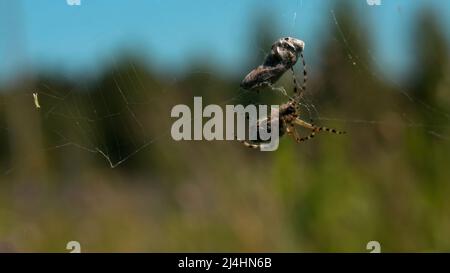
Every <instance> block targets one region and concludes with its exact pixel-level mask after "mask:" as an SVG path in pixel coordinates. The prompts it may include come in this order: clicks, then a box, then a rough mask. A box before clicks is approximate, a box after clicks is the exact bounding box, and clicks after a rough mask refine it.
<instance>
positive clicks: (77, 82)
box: [0, 0, 450, 252]
mask: <svg viewBox="0 0 450 273" xmlns="http://www.w3.org/2000/svg"><path fill="white" fill-rule="evenodd" d="M0 33H1V35H0V37H1V38H0V56H1V58H0V59H1V63H0V250H1V251H18V252H24V251H26V252H28V251H30V252H37V251H45V252H67V250H66V249H65V247H66V243H67V242H68V241H72V240H76V241H79V242H80V243H81V248H82V249H81V250H82V251H86V252H97V251H107V252H110V251H111V252H123V251H124V252H153V251H169V252H172V251H208V252H210V251H219V252H223V251H239V252H240V251H273V252H367V250H366V244H367V242H369V241H371V240H376V241H379V242H380V244H381V250H382V251H393V252H396V251H408V252H413V251H418V252H428V251H437V252H442V251H450V198H448V197H449V196H450V179H449V178H450V169H449V163H450V160H449V158H448V156H449V152H450V130H449V119H450V109H449V106H450V93H449V92H450V76H449V75H450V62H449V53H450V51H449V49H450V44H449V38H450V3H449V2H448V1H445V0H442V1H438V0H436V1H431V0H429V1H420V0H403V1H401V0H398V1H395V0H382V1H381V5H380V6H371V5H368V4H367V1H365V0H358V1H356V0H347V1H343V0H340V1H325V0H320V1H313V0H309V1H308V0H298V1H297V0H295V1H275V0H271V1H259V0H252V1H249V0H245V1H224V0H218V1H208V0H191V1H181V0H180V1H174V0H169V1H156V0H147V1H144V0H139V1H124V0H108V1H107V0H95V1H94V0H81V5H79V6H70V5H68V4H67V3H66V1H65V0H58V1H56V0H46V1H32V0H21V1H19V0H2V1H0ZM284 36H293V37H297V38H300V39H302V40H304V41H305V43H306V49H305V58H306V62H307V65H308V72H309V82H308V92H307V99H306V101H305V104H306V105H307V106H308V107H304V113H303V114H304V116H303V118H304V119H306V120H309V119H312V120H313V121H314V123H316V124H320V125H325V126H328V127H334V128H338V129H341V130H346V131H347V132H348V134H347V135H345V136H336V135H326V134H321V135H320V136H318V137H317V138H315V139H314V140H312V141H309V142H305V143H302V144H296V143H295V142H294V141H293V140H292V139H289V138H283V139H282V141H281V143H280V147H279V149H278V150H277V151H276V152H259V151H255V150H250V149H248V148H245V147H243V146H242V145H241V144H239V143H236V142H233V141H212V142H208V141H181V142H176V141H174V140H172V138H171V136H170V127H171V124H172V122H173V121H174V119H173V118H170V110H171V108H172V107H173V106H174V105H177V104H181V103H182V104H187V105H191V106H192V104H193V96H202V97H203V103H204V104H219V105H221V106H225V104H240V103H241V104H248V103H255V104H258V103H264V104H268V103H282V102H283V101H285V100H286V98H285V97H283V96H280V94H278V93H276V92H270V91H268V92H260V93H259V94H256V93H252V92H244V91H243V90H241V89H239V83H240V81H241V79H242V78H243V76H244V75H245V74H246V73H247V72H248V71H250V69H252V68H253V67H254V66H256V65H258V64H259V63H261V62H262V60H263V59H264V56H265V54H266V53H267V52H268V51H269V50H270V45H271V44H272V43H273V42H274V41H275V40H276V39H278V38H280V37H284ZM296 71H297V73H298V76H299V77H300V78H301V67H300V66H297V67H296ZM278 85H279V86H284V87H285V88H286V89H287V90H288V91H289V92H291V90H292V82H291V78H290V76H285V77H283V78H282V79H281V80H280V82H279V83H278ZM33 93H37V94H38V96H39V103H40V106H41V108H40V109H37V108H36V107H35V105H34V102H33V96H32V94H33ZM305 133H306V132H305Z"/></svg>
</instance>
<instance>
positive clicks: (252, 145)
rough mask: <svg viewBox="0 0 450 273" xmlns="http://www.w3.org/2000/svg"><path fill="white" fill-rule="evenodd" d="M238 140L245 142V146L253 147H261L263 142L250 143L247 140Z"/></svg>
mask: <svg viewBox="0 0 450 273" xmlns="http://www.w3.org/2000/svg"><path fill="white" fill-rule="evenodd" d="M237 141H239V142H240V143H242V144H244V146H246V147H249V148H252V149H259V148H260V147H261V144H254V143H250V142H248V141H246V140H240V139H238V140H237Z"/></svg>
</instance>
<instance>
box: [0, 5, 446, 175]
mask: <svg viewBox="0 0 450 273" xmlns="http://www.w3.org/2000/svg"><path fill="white" fill-rule="evenodd" d="M302 8H303V1H302V0H298V1H297V2H296V6H295V9H294V10H293V11H292V13H291V15H290V16H292V23H291V25H290V26H289V28H290V32H291V33H293V34H292V35H291V36H294V37H295V34H294V30H296V29H298V28H299V26H298V22H297V19H298V16H299V14H300V13H301V10H302ZM329 11H330V14H329V16H328V18H329V19H330V20H332V22H333V24H334V26H335V28H336V29H337V33H338V37H335V38H336V39H337V40H338V41H339V42H340V44H341V46H342V47H343V48H344V49H345V50H346V52H347V56H346V57H347V61H348V62H349V64H351V65H352V66H354V67H356V68H357V69H358V70H360V71H365V72H368V73H370V75H372V77H374V78H376V79H378V80H380V81H389V82H390V83H391V84H393V85H394V86H396V87H397V88H396V90H399V92H400V93H401V95H402V96H403V97H404V98H405V100H407V101H409V102H410V103H411V104H413V105H415V106H418V107H420V108H423V109H424V110H425V111H427V112H429V113H430V114H431V115H434V116H440V117H444V118H445V119H446V120H447V121H448V119H449V117H450V115H449V114H448V113H445V112H442V111H441V110H439V109H437V108H434V107H433V106H431V105H429V104H427V103H425V102H423V101H421V100H420V99H418V98H416V97H414V96H413V95H412V94H411V92H410V91H409V90H406V89H405V88H404V87H402V86H401V85H400V84H398V83H397V82H395V81H394V80H392V79H386V77H384V76H382V75H380V73H378V72H376V71H375V70H374V68H372V67H371V66H370V65H369V64H368V62H367V61H366V60H363V59H361V58H360V57H359V56H358V55H357V54H355V53H354V51H353V48H352V45H351V44H350V42H349V40H348V38H347V34H346V33H345V32H344V31H343V30H342V28H341V23H340V21H339V20H338V18H337V16H336V14H335V12H334V10H333V9H331V10H329ZM299 38H301V37H299ZM307 45H308V44H307ZM259 50H260V51H262V52H264V53H265V54H267V52H268V49H267V48H259ZM368 53H369V56H370V57H371V59H372V60H371V61H372V62H373V63H375V64H376V65H377V66H380V65H379V61H378V60H377V58H376V57H375V56H374V55H373V54H372V53H371V52H370V51H368ZM305 57H306V65H307V71H308V73H309V74H310V70H309V69H308V68H309V62H308V57H309V56H308V50H307V49H306V51H305ZM111 63H112V64H113V75H112V78H113V82H114V85H113V86H111V88H110V89H108V92H110V93H109V94H105V93H104V91H103V90H102V91H99V92H97V93H98V94H97V95H100V96H101V99H100V100H94V99H93V98H92V96H93V94H92V91H93V90H86V92H84V93H80V92H76V91H75V90H66V91H65V93H64V94H61V93H60V92H59V91H57V90H56V88H54V87H52V86H49V85H45V84H43V85H42V86H40V87H39V88H38V90H34V91H30V93H28V94H26V96H29V100H30V107H32V105H33V104H32V95H31V94H32V93H33V92H36V93H37V94H38V96H39V98H40V100H41V102H43V103H42V108H41V109H40V110H39V111H40V112H41V115H42V118H43V120H44V123H45V122H46V121H47V120H50V119H53V120H60V121H62V123H63V125H61V123H59V125H61V126H65V127H66V128H67V127H68V128H69V129H70V130H72V131H74V132H75V133H73V134H72V135H71V136H67V135H66V134H65V133H64V132H65V131H64V130H63V129H61V128H59V127H58V126H56V127H52V128H46V129H45V130H47V131H49V132H51V134H53V136H54V139H55V140H54V141H55V144H54V145H50V146H48V147H46V148H45V149H46V151H59V150H63V149H67V148H68V147H74V148H77V149H80V150H82V151H85V152H88V153H91V154H93V155H95V156H98V157H101V158H102V159H103V160H104V161H105V162H106V164H107V165H108V166H109V167H110V168H112V169H114V168H117V167H119V166H121V165H122V164H124V163H125V162H127V161H128V160H129V159H131V158H133V157H134V156H136V155H138V154H139V153H141V152H143V151H144V150H146V149H149V148H151V146H152V145H155V144H156V143H158V142H160V141H162V140H166V139H168V138H170V125H169V126H165V127H163V128H161V129H160V130H157V131H155V130H149V128H148V127H149V126H148V124H145V121H144V120H145V119H144V118H143V117H142V115H140V114H139V113H138V108H140V107H150V108H151V107H153V106H155V105H157V104H158V102H159V100H158V99H155V96H157V95H158V94H165V95H169V96H170V92H168V91H167V90H166V89H168V88H170V87H171V85H176V84H178V83H179V81H178V80H177V79H175V80H174V81H172V82H171V85H170V84H169V85H167V86H166V87H164V88H163V90H160V91H159V93H158V94H155V93H149V92H146V90H147V86H146V83H144V80H143V79H142V76H141V75H139V73H138V72H137V70H136V65H135V64H134V63H133V62H130V64H129V67H130V68H131V72H130V71H126V72H120V71H119V70H120V68H119V67H118V65H117V60H116V59H115V58H114V57H112V62H111ZM301 69H302V68H301V67H300V66H299V65H297V66H296V72H297V74H299V73H298V72H299V71H301ZM199 73H200V74H201V73H211V74H213V73H212V72H204V71H199V70H197V71H191V72H188V73H187V75H192V74H199ZM287 74H288V73H287ZM298 81H299V82H301V81H302V79H301V77H300V78H298ZM129 87H131V88H129ZM58 90H59V89H58ZM177 90H179V89H177ZM247 93H248V92H247V91H244V90H242V89H240V88H236V89H235V92H234V94H232V95H231V96H229V97H227V98H225V99H223V100H220V101H212V102H211V103H215V104H218V105H224V104H230V103H234V102H238V101H239V100H240V99H241V98H242V97H243V96H245V95H247ZM277 94H278V93H277ZM278 95H279V96H280V97H281V98H282V95H281V94H278ZM108 96H115V97H116V98H119V101H120V102H121V103H120V105H118V106H116V107H110V103H109V98H108ZM314 100H315V91H311V89H307V90H306V92H305V93H304V96H303V98H302V106H303V107H304V109H305V112H306V113H307V115H308V118H309V119H311V120H319V121H325V122H326V121H333V122H337V123H342V124H348V125H351V126H375V125H386V124H388V123H389V121H386V120H367V119H362V118H359V117H353V118H335V117H327V116H322V115H321V111H319V107H318V106H317V105H318V104H317V103H315V102H314ZM94 101H96V102H97V103H98V101H101V102H102V104H103V105H98V104H95V103H94ZM86 102H90V103H86ZM6 103H7V102H1V105H3V104H6ZM80 103H81V104H80ZM113 108H114V109H113ZM154 114H155V115H159V114H160V113H154ZM164 114H167V119H170V118H169V117H168V113H164ZM402 116H403V117H404V120H403V121H402V123H403V125H405V126H407V127H420V128H427V132H428V133H429V134H430V135H431V136H433V137H435V138H437V139H440V140H446V141H448V140H450V137H449V136H447V135H443V134H441V133H438V132H437V130H435V129H436V128H442V127H445V128H447V127H448V123H443V124H425V123H420V122H414V120H413V119H409V118H408V117H407V116H405V115H402ZM103 123H106V124H108V126H109V128H115V127H122V128H125V130H126V132H127V136H128V138H127V139H121V138H120V136H119V135H118V134H116V133H115V131H114V130H112V135H111V137H112V139H113V140H114V141H113V142H112V143H107V142H106V140H105V138H106V136H105V135H104V134H105V133H104V132H101V130H98V129H97V127H99V125H100V124H103ZM101 126H104V124H103V125H101ZM1 130H2V131H4V132H7V131H8V128H6V127H1ZM74 136H75V137H74ZM12 171H14V166H13V167H12V168H8V169H7V170H6V171H4V174H10V173H11V172H12Z"/></svg>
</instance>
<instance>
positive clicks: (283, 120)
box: [238, 37, 345, 149]
mask: <svg viewBox="0 0 450 273" xmlns="http://www.w3.org/2000/svg"><path fill="white" fill-rule="evenodd" d="M304 45H305V44H304V42H303V41H301V40H297V39H294V38H290V37H287V38H283V39H280V40H278V41H277V42H276V43H275V44H274V45H273V46H272V51H271V54H270V55H269V56H268V57H267V58H266V61H265V63H264V65H262V66H259V67H258V68H256V69H255V70H253V71H252V72H250V73H249V74H248V75H247V76H246V77H245V79H244V81H243V84H244V85H245V86H247V85H248V86H252V87H250V89H253V88H259V87H261V86H271V85H272V83H274V82H275V81H276V80H278V79H279V77H281V75H279V74H277V73H281V74H282V73H284V72H286V71H287V70H288V69H290V70H291V72H292V77H293V82H294V96H293V97H292V98H290V99H289V101H288V102H287V103H285V104H282V105H280V108H279V110H278V111H279V112H278V119H279V120H278V121H279V122H278V126H279V137H282V136H283V135H285V134H286V135H289V136H291V137H293V138H294V139H295V141H296V142H298V143H300V142H303V141H306V140H309V139H312V138H314V136H315V135H316V133H318V132H322V131H325V132H330V133H334V134H345V132H344V131H338V130H336V129H332V128H328V127H323V126H322V127H318V126H315V125H314V124H312V123H308V122H306V121H304V120H302V119H300V118H299V116H300V106H301V102H300V101H301V99H302V97H303V93H304V92H305V91H306V82H307V72H306V62H305V59H304V57H303V48H304ZM297 55H300V57H301V59H302V63H303V84H302V87H301V88H300V89H301V91H300V92H299V90H298V89H299V87H298V83H297V80H296V78H295V72H294V69H293V66H294V65H295V63H296V62H297V58H298V57H297ZM277 60H278V61H277ZM269 64H275V66H270V65H269ZM281 70H283V71H282V72H281ZM270 71H272V72H270ZM275 71H276V72H277V73H275ZM258 80H259V81H258ZM251 83H252V84H251ZM241 86H242V84H241ZM270 121H271V117H270V116H269V117H267V118H263V119H260V120H258V121H257V123H256V126H257V129H259V128H258V127H259V126H260V125H261V124H263V123H266V125H267V129H268V130H270V129H271V128H270V124H271V122H270ZM296 125H297V126H300V127H303V128H306V129H308V130H311V131H312V132H311V134H310V135H308V136H306V137H300V136H299V134H298V132H297V131H296V128H295V126H296ZM258 131H259V130H258ZM238 141H239V142H241V143H243V144H244V145H245V146H247V147H250V148H255V149H257V148H260V147H261V145H263V144H265V143H267V142H265V141H261V140H260V139H257V140H252V141H246V140H239V139H238Z"/></svg>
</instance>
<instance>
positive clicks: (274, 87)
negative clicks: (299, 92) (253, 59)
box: [269, 84, 288, 96]
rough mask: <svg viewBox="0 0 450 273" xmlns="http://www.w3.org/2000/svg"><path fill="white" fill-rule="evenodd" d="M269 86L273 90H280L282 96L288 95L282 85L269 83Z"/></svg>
mask: <svg viewBox="0 0 450 273" xmlns="http://www.w3.org/2000/svg"><path fill="white" fill-rule="evenodd" d="M269 87H270V89H272V90H274V91H279V92H281V94H283V95H284V96H287V95H288V94H287V92H286V89H284V87H282V86H280V87H277V86H273V85H272V84H269Z"/></svg>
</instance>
